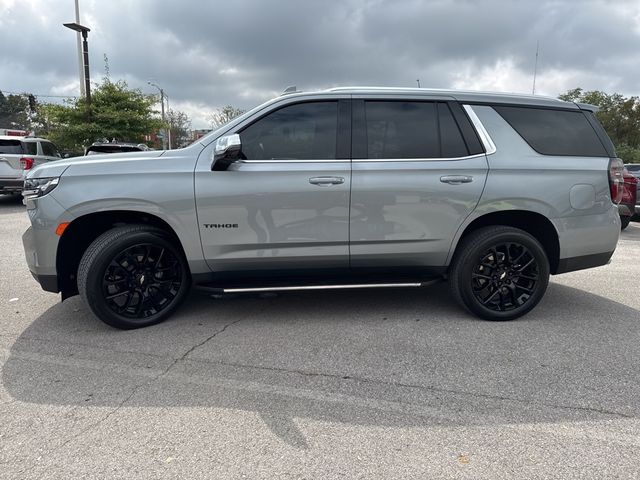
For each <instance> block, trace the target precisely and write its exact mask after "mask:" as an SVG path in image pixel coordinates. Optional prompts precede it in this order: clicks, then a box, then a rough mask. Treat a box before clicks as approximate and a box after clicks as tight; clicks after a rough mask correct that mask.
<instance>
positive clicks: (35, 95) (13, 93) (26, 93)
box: [0, 89, 78, 98]
mask: <svg viewBox="0 0 640 480" xmlns="http://www.w3.org/2000/svg"><path fill="white" fill-rule="evenodd" d="M0 92H2V93H8V94H9V95H33V96H34V97H43V98H78V96H77V95H44V94H41V93H29V92H10V91H8V90H2V89H0Z"/></svg>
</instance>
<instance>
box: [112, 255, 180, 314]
mask: <svg viewBox="0 0 640 480" xmlns="http://www.w3.org/2000/svg"><path fill="white" fill-rule="evenodd" d="M182 282H183V271H182V267H181V264H180V260H179V259H178V257H177V256H176V254H174V252H173V251H172V250H171V249H168V248H166V247H164V246H162V245H157V244H153V243H146V244H138V245H133V246H131V247H128V248H126V249H124V250H123V251H121V252H120V253H118V254H117V255H115V256H114V257H113V259H112V260H111V262H109V264H108V266H107V268H106V269H105V272H104V274H103V280H102V285H103V287H102V288H103V298H104V300H105V301H106V302H107V305H108V306H109V308H111V309H112V310H113V311H114V312H115V313H117V314H118V315H122V316H123V317H126V318H129V319H133V320H135V319H144V318H149V317H150V316H153V315H155V314H157V313H158V312H160V311H162V310H163V309H165V308H167V307H168V306H169V305H170V304H171V303H172V302H173V300H174V299H175V298H176V296H177V294H178V291H179V290H180V287H181V286H182Z"/></svg>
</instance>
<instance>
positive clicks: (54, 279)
mask: <svg viewBox="0 0 640 480" xmlns="http://www.w3.org/2000/svg"><path fill="white" fill-rule="evenodd" d="M31 275H32V276H33V278H35V279H36V282H38V283H39V284H40V287H42V289H43V290H44V291H45V292H52V293H58V292H59V291H60V289H59V288H58V276H57V275H36V274H35V273H33V272H31Z"/></svg>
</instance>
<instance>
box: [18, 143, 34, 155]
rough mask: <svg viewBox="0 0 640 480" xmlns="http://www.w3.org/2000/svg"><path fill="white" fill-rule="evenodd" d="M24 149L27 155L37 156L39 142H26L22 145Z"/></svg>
mask: <svg viewBox="0 0 640 480" xmlns="http://www.w3.org/2000/svg"><path fill="white" fill-rule="evenodd" d="M22 146H23V148H24V153H26V154H27V155H37V154H38V143H37V142H24V143H23V144H22Z"/></svg>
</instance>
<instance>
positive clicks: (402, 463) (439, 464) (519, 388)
mask: <svg viewBox="0 0 640 480" xmlns="http://www.w3.org/2000/svg"><path fill="white" fill-rule="evenodd" d="M27 224H28V220H27V218H26V215H25V213H24V208H23V207H22V205H21V204H20V202H19V200H18V199H12V198H10V197H2V196H0V244H1V245H2V247H1V251H2V255H1V256H0V318H1V319H2V321H1V322H0V368H1V372H0V378H1V388H0V419H1V420H0V478H20V479H23V478H56V479H59V478H214V479H218V478H220V479H223V478H224V479H226V478H230V479H235V478H283V479H298V478H300V479H302V478H307V479H309V478H318V479H327V478H402V479H405V478H421V479H426V478H429V479H432V478H469V479H472V478H473V479H476V478H488V479H501V478H563V479H569V478H581V479H584V478H597V479H601V478H640V462H639V461H638V458H639V455H640V294H639V292H640V288H639V287H640V224H638V223H636V224H631V226H630V227H629V228H628V229H627V231H625V232H623V233H622V236H621V240H620V243H619V246H618V250H617V251H616V254H615V256H614V258H613V260H612V263H611V264H610V265H609V266H607V267H602V268H598V269H593V270H589V271H584V272H575V273H571V274H566V275H563V276H559V277H553V278H552V282H551V284H550V286H549V290H548V293H547V296H546V298H545V299H544V300H543V301H542V303H541V304H540V305H539V306H538V307H537V309H536V310H534V311H533V312H532V313H531V314H529V315H528V316H526V317H524V318H522V319H520V320H518V321H515V322H510V323H490V322H484V321H479V320H477V319H475V318H473V317H470V316H469V315H467V314H465V313H464V312H462V311H461V310H460V309H459V308H458V307H457V306H456V305H454V304H453V302H452V301H451V299H450V298H449V295H448V292H447V289H446V288H445V286H444V285H436V286H433V287H430V288H425V289H397V290H385V291H381V290H369V291H327V292H312V293H287V294H282V295H279V296H272V295H268V296H258V295H238V296H230V297H224V298H214V297H212V296H210V295H208V294H205V293H202V292H193V293H192V294H191V297H190V299H189V300H188V302H187V303H186V304H185V305H184V306H183V307H182V309H181V310H180V311H179V313H178V314H177V315H176V316H174V317H173V318H172V319H170V320H169V321H168V322H165V323H163V324H161V325H158V326H155V327H151V328H147V329H142V330H136V331H130V332H122V331H118V330H114V329H112V328H110V327H107V326H106V325H104V324H102V323H101V322H100V321H98V320H97V319H95V318H94V317H92V316H91V314H90V313H89V312H88V310H87V308H86V307H85V306H84V305H83V304H82V302H81V301H80V299H79V298H78V297H74V298H72V299H70V300H68V301H65V302H64V303H60V302H59V299H58V297H57V296H56V295H53V294H48V293H45V292H43V291H42V290H40V288H39V286H38V285H37V284H36V283H35V281H34V280H33V279H32V278H31V276H30V274H29V272H28V270H27V268H26V264H25V262H24V259H23V250H22V244H21V239H20V236H21V234H22V232H23V231H24V230H25V229H26V228H27Z"/></svg>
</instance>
